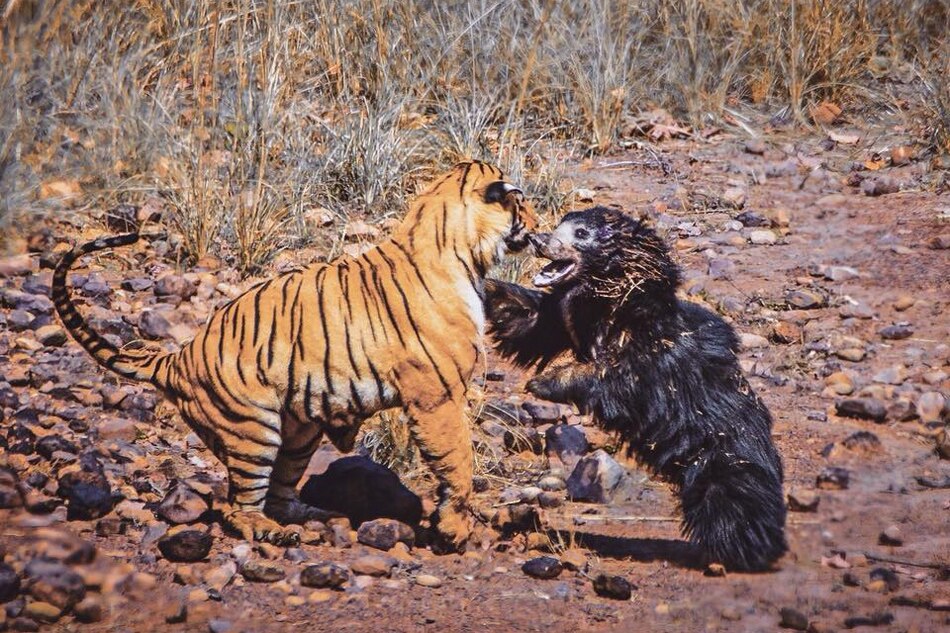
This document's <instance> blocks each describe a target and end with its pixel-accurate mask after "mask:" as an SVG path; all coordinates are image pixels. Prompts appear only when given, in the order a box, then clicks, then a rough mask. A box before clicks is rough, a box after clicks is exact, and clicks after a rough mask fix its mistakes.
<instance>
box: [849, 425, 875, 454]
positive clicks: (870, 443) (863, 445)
mask: <svg viewBox="0 0 950 633" xmlns="http://www.w3.org/2000/svg"><path fill="white" fill-rule="evenodd" d="M841 445H842V446H844V447H845V448H846V449H848V450H849V451H855V452H859V453H864V454H866V455H869V454H873V453H879V452H880V451H881V450H882V447H881V440H880V438H878V436H877V435H875V434H874V433H871V432H870V431H856V432H854V433H852V434H851V435H849V436H848V437H846V438H844V440H842V441H841Z"/></svg>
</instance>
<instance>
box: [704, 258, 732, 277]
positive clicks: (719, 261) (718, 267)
mask: <svg viewBox="0 0 950 633" xmlns="http://www.w3.org/2000/svg"><path fill="white" fill-rule="evenodd" d="M735 272H736V264H735V262H733V261H732V260H731V259H725V258H723V257H714V258H713V259H710V260H709V276H710V277H712V278H713V279H731V278H732V276H733V275H734V274H735Z"/></svg>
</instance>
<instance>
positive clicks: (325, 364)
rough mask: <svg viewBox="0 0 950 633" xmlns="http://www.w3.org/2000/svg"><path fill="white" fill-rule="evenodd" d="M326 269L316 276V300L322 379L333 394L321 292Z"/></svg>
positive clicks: (325, 320) (324, 297)
mask: <svg viewBox="0 0 950 633" xmlns="http://www.w3.org/2000/svg"><path fill="white" fill-rule="evenodd" d="M327 270H328V268H324V269H323V270H321V271H320V273H321V274H319V275H318V276H317V281H316V286H317V300H318V303H319V309H320V326H321V327H322V328H323V379H324V380H325V381H326V384H327V389H329V390H330V393H335V390H334V388H333V377H332V376H331V375H330V331H329V330H328V329H327V308H326V296H325V295H326V293H325V292H324V291H323V289H324V286H325V285H326V284H325V282H326V273H327Z"/></svg>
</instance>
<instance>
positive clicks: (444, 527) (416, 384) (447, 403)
mask: <svg viewBox="0 0 950 633" xmlns="http://www.w3.org/2000/svg"><path fill="white" fill-rule="evenodd" d="M399 383H400V384H399V386H400V393H402V394H406V395H404V396H403V398H404V403H405V404H404V407H405V410H406V413H407V415H408V417H409V425H410V427H409V429H410V433H411V434H412V437H413V439H414V440H415V441H416V443H417V445H418V446H419V452H420V454H421V455H422V457H423V459H424V460H425V461H426V463H427V464H428V466H429V468H431V469H432V472H433V473H434V474H435V476H436V477H437V478H438V480H439V497H440V499H439V506H438V510H437V511H436V515H435V517H434V520H433V524H434V527H435V529H436V530H437V532H438V533H439V537H440V538H441V539H442V541H443V542H444V543H443V544H444V545H445V546H447V547H449V548H452V549H458V548H459V547H460V546H461V545H462V544H463V543H464V542H465V540H466V539H467V538H468V535H469V532H470V529H471V526H470V520H469V512H468V509H469V506H468V501H469V496H470V495H471V492H472V468H473V461H474V460H473V452H472V433H471V430H470V428H469V425H468V419H467V418H466V416H465V392H464V387H463V386H462V385H461V384H459V385H457V386H456V388H455V389H454V390H446V389H443V388H442V387H443V384H442V382H441V380H440V378H439V376H438V375H435V374H433V373H431V372H428V371H423V372H412V373H411V374H408V375H407V374H405V373H402V372H401V374H400V381H399Z"/></svg>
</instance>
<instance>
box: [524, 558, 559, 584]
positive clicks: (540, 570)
mask: <svg viewBox="0 0 950 633" xmlns="http://www.w3.org/2000/svg"><path fill="white" fill-rule="evenodd" d="M521 571H523V572H524V573H526V574H527V575H529V576H531V577H533V578H540V579H541V580H551V579H553V578H557V577H558V576H560V575H561V572H562V571H564V566H563V565H561V562H560V561H559V560H558V559H556V558H554V557H553V556H538V557H537V558H532V559H531V560H529V561H527V562H526V563H525V564H524V565H522V566H521Z"/></svg>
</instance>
